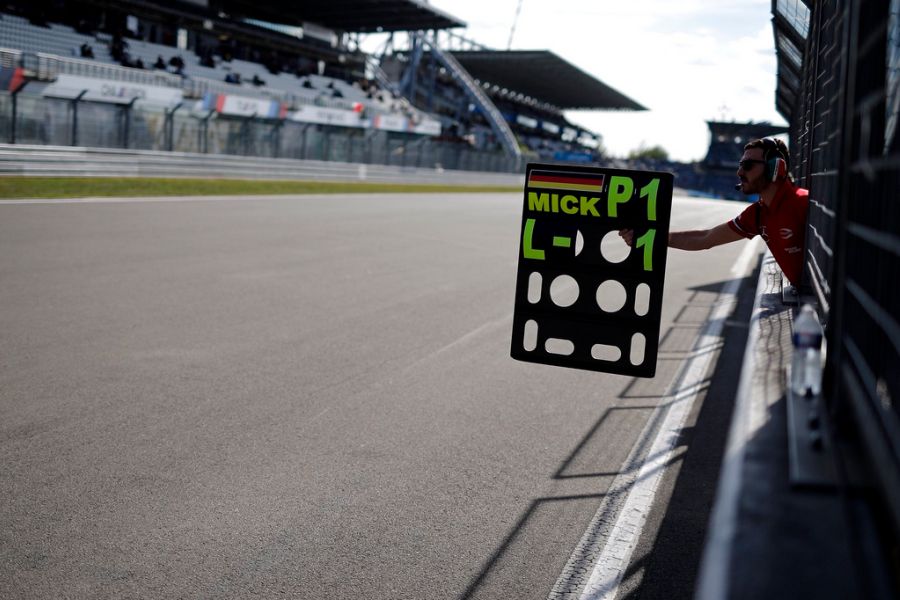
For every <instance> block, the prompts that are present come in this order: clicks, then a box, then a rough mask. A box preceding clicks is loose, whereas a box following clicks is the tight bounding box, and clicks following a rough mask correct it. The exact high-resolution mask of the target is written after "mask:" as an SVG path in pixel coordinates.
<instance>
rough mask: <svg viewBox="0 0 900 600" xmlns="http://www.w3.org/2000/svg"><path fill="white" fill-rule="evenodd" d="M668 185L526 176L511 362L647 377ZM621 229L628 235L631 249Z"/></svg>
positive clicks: (575, 171)
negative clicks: (625, 230)
mask: <svg viewBox="0 0 900 600" xmlns="http://www.w3.org/2000/svg"><path fill="white" fill-rule="evenodd" d="M672 183H673V176H672V174H671V173H660V172H653V171H631V170H623V169H607V168H601V167H582V166H563V165H547V164H529V165H528V166H527V167H526V171H525V196H524V205H523V208H522V228H521V231H520V235H519V269H518V276H517V279H516V303H515V313H514V315H513V332H512V349H511V355H512V357H513V358H515V359H518V360H523V361H528V362H536V363H542V364H547V365H556V366H560V367H573V368H576V369H587V370H590V371H602V372H605V373H618V374H622V375H631V376H636V377H653V376H654V374H655V373H656V354H657V349H658V346H659V326H660V315H661V313H662V296H663V283H664V281H665V273H666V250H667V241H668V237H669V219H670V217H671V214H672ZM620 229H633V230H634V242H633V246H632V247H631V248H629V247H628V246H626V244H625V242H624V241H623V240H622V238H620V237H619V235H618V231H619V230H620ZM605 236H607V237H605ZM604 239H605V243H604V244H603V248H604V249H603V250H601V242H602V241H604ZM604 253H605V255H604ZM601 304H602V307H601ZM641 340H643V353H641V352H640V348H641V345H642V342H641Z"/></svg>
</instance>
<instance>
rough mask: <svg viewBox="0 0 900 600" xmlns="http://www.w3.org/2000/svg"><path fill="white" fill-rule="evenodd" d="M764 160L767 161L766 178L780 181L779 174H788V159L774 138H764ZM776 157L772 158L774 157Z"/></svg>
mask: <svg viewBox="0 0 900 600" xmlns="http://www.w3.org/2000/svg"><path fill="white" fill-rule="evenodd" d="M762 143H763V158H764V159H765V161H766V177H767V178H768V179H769V181H778V174H779V173H784V174H785V175H786V174H787V157H786V156H785V155H784V153H783V152H782V151H781V149H780V148H779V147H778V144H777V143H776V142H775V140H773V139H772V138H763V139H762ZM773 154H774V155H775V156H772V155H773Z"/></svg>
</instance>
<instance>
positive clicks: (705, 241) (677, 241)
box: [669, 223, 744, 250]
mask: <svg viewBox="0 0 900 600" xmlns="http://www.w3.org/2000/svg"><path fill="white" fill-rule="evenodd" d="M742 239H744V236H742V235H741V234H739V233H737V232H736V231H734V230H733V229H732V228H731V227H729V226H728V223H722V224H721V225H716V226H715V227H713V228H712V229H698V230H696V231H670V232H669V247H670V248H678V249H679V250H706V249H708V248H713V247H715V246H721V245H722V244H729V243H731V242H736V241H738V240H742Z"/></svg>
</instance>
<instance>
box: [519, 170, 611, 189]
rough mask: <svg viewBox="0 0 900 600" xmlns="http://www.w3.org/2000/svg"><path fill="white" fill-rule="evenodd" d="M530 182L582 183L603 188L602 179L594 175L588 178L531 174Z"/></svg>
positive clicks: (539, 173)
mask: <svg viewBox="0 0 900 600" xmlns="http://www.w3.org/2000/svg"><path fill="white" fill-rule="evenodd" d="M529 180H530V181H543V182H546V183H551V182H552V183H583V184H587V185H597V186H601V187H602V186H603V177H602V176H601V177H597V176H596V175H589V176H583V177H579V176H577V175H576V176H574V177H573V176H572V175H569V174H566V175H553V174H551V173H541V172H536V173H532V174H531V177H530V179H529Z"/></svg>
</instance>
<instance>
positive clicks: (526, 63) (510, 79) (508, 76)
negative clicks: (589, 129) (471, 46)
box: [452, 50, 647, 110]
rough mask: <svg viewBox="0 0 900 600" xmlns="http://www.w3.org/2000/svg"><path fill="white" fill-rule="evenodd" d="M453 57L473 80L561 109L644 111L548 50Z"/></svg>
mask: <svg viewBox="0 0 900 600" xmlns="http://www.w3.org/2000/svg"><path fill="white" fill-rule="evenodd" d="M452 54H453V56H454V57H455V58H456V60H458V61H459V62H460V64H462V66H463V67H464V68H465V69H466V70H467V71H468V72H469V73H470V74H471V75H472V77H474V78H476V79H478V80H480V81H482V82H489V83H492V84H494V85H498V86H500V87H501V88H506V89H508V90H514V91H516V92H520V93H522V94H525V95H527V96H531V97H532V98H534V99H536V100H540V101H542V102H547V103H548V104H552V105H554V106H557V107H559V108H562V109H606V110H608V109H625V110H647V109H646V107H644V106H641V105H640V104H638V103H637V102H635V101H634V100H632V99H631V98H629V97H627V96H625V95H624V94H622V93H620V92H618V91H616V90H614V89H613V88H611V87H609V86H608V85H606V84H605V83H603V82H602V81H600V80H598V79H595V78H594V77H592V76H591V75H588V74H587V73H585V72H584V71H582V70H581V69H579V68H578V67H576V66H575V65H573V64H572V63H570V62H567V61H565V60H563V59H562V58H560V57H559V56H557V55H555V54H554V53H552V52H550V51H549V50H507V51H501V50H465V51H459V50H454V51H452Z"/></svg>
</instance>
